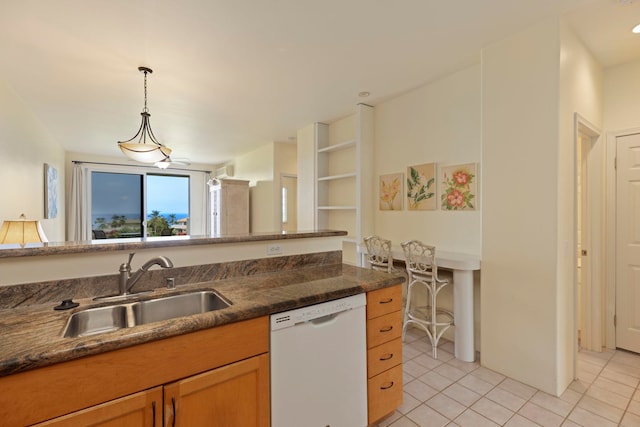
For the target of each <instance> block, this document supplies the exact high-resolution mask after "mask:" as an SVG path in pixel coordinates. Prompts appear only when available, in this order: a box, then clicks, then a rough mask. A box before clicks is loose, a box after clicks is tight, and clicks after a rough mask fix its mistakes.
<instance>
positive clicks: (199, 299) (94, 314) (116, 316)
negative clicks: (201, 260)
mask: <svg viewBox="0 0 640 427" xmlns="http://www.w3.org/2000/svg"><path fill="white" fill-rule="evenodd" d="M230 305H231V304H230V303H229V302H228V301H227V300H226V299H225V298H223V297H221V296H220V295H219V294H218V293H216V292H215V291H194V292H190V293H183V294H178V295H171V296H165V297H158V298H155V299H150V300H145V301H136V302H130V303H118V304H114V305H108V306H105V307H97V308H89V309H86V310H83V311H78V312H76V313H74V314H72V315H71V317H70V318H69V320H68V321H67V325H66V327H65V329H64V332H63V336H64V337H65V338H75V337H85V336H90V335H95V334H100V333H104V332H110V331H115V330H118V329H123V328H130V327H133V326H137V325H144V324H147V323H152V322H158V321H162V320H169V319H175V318H177V317H183V316H191V315H193V314H200V313H207V312H210V311H215V310H220V309H223V308H226V307H229V306H230Z"/></svg>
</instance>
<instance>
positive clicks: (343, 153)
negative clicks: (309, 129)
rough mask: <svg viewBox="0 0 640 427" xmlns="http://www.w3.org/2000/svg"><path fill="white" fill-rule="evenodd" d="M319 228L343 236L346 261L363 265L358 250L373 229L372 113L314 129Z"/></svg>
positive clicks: (361, 108)
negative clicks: (343, 233)
mask: <svg viewBox="0 0 640 427" xmlns="http://www.w3.org/2000/svg"><path fill="white" fill-rule="evenodd" d="M314 145H315V147H314V149H315V177H314V179H315V190H316V194H315V227H316V229H329V230H344V231H347V233H348V237H347V238H346V239H344V240H343V243H344V244H343V246H342V256H343V260H344V262H346V263H349V264H355V265H360V263H361V259H360V256H358V253H357V245H358V243H360V242H361V241H362V239H363V237H365V236H367V235H369V234H370V233H371V231H372V229H373V228H372V227H373V215H374V212H375V204H374V200H373V188H374V184H373V182H374V178H373V107H371V106H369V105H364V104H358V105H357V106H356V111H355V113H354V114H352V115H350V116H347V117H345V118H343V119H340V120H336V121H335V122H332V123H328V124H327V123H316V124H315V132H314Z"/></svg>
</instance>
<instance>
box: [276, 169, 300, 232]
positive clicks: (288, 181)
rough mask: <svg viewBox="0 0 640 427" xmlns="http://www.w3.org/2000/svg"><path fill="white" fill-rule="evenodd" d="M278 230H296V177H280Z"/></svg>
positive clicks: (286, 175) (283, 175)
mask: <svg viewBox="0 0 640 427" xmlns="http://www.w3.org/2000/svg"><path fill="white" fill-rule="evenodd" d="M280 206H281V209H280V230H281V231H290V232H291V231H297V230H298V177H297V175H289V174H281V175H280Z"/></svg>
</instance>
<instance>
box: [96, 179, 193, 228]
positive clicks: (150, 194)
mask: <svg viewBox="0 0 640 427" xmlns="http://www.w3.org/2000/svg"><path fill="white" fill-rule="evenodd" d="M189 182H190V177H189V176H179V175H164V174H162V175H161V174H151V173H120V172H101V171H92V172H91V229H92V230H93V235H94V237H93V238H98V236H104V237H106V238H127V237H154V236H172V235H186V234H189V231H190V230H189V212H190V209H189V194H190V186H189ZM96 231H98V233H96Z"/></svg>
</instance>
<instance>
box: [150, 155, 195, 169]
mask: <svg viewBox="0 0 640 427" xmlns="http://www.w3.org/2000/svg"><path fill="white" fill-rule="evenodd" d="M154 165H155V166H157V167H159V168H160V169H167V168H168V167H169V166H171V165H181V166H190V165H191V161H190V160H189V159H185V158H176V159H172V158H171V157H169V156H167V157H165V158H164V159H162V160H161V161H159V162H155V163H154Z"/></svg>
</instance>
